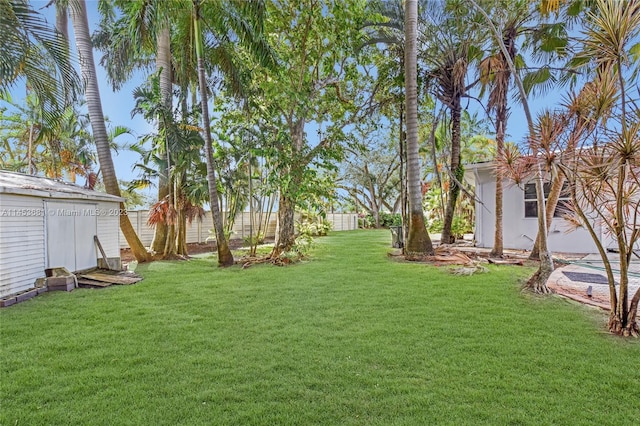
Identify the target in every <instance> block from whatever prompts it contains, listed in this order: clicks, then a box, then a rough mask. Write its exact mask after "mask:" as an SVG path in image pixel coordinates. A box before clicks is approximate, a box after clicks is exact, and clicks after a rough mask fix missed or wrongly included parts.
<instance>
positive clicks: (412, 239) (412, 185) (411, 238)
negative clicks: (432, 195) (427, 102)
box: [404, 0, 433, 255]
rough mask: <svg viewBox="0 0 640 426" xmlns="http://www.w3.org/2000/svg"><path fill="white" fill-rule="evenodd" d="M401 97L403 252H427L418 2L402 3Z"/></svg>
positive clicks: (428, 246) (428, 244)
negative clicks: (403, 122) (406, 195)
mask: <svg viewBox="0 0 640 426" xmlns="http://www.w3.org/2000/svg"><path fill="white" fill-rule="evenodd" d="M404 16H405V18H404V19H405V34H406V36H405V57H404V58H405V59H404V63H405V92H406V93H405V96H406V105H407V107H406V109H407V112H406V114H407V187H408V188H407V189H408V193H409V217H410V221H409V235H408V239H407V245H406V248H405V254H407V255H415V254H421V255H430V254H433V245H432V243H431V238H430V237H429V233H428V232H427V228H426V226H425V223H424V211H423V209H422V188H421V186H420V161H419V160H420V157H419V154H418V148H419V147H418V63H417V60H418V1H417V0H407V1H406V2H405V15H404Z"/></svg>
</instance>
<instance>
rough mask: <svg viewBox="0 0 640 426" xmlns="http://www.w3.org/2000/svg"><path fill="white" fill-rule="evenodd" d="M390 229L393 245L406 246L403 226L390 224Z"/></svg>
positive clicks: (396, 246)
mask: <svg viewBox="0 0 640 426" xmlns="http://www.w3.org/2000/svg"><path fill="white" fill-rule="evenodd" d="M389 230H391V247H394V248H402V247H404V240H403V238H402V226H390V227H389Z"/></svg>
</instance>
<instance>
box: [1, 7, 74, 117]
mask: <svg viewBox="0 0 640 426" xmlns="http://www.w3.org/2000/svg"><path fill="white" fill-rule="evenodd" d="M0 37H1V38H2V43H0V63H1V64H2V65H0V92H5V91H9V90H10V89H12V88H14V87H15V85H16V84H17V82H18V81H19V80H21V79H24V80H26V82H27V85H28V86H29V87H30V90H31V91H33V92H34V93H35V94H36V95H37V97H38V98H39V104H40V105H42V108H43V112H44V114H45V115H50V116H52V117H50V118H55V116H56V115H59V114H60V113H61V112H63V111H64V109H65V108H66V107H67V106H68V105H69V104H70V103H71V102H72V101H73V100H75V98H76V96H77V93H78V92H79V90H80V86H81V85H80V79H79V78H78V75H77V74H76V72H75V70H74V69H73V66H72V64H71V62H70V58H69V48H68V43H67V40H66V39H65V38H64V36H63V35H62V34H60V33H59V32H57V31H56V30H55V29H54V28H52V27H50V26H49V24H48V23H47V21H46V20H45V19H44V18H43V17H42V15H40V13H38V12H37V11H36V10H34V9H33V7H32V6H31V4H30V2H29V1H27V0H0ZM49 121H51V120H49Z"/></svg>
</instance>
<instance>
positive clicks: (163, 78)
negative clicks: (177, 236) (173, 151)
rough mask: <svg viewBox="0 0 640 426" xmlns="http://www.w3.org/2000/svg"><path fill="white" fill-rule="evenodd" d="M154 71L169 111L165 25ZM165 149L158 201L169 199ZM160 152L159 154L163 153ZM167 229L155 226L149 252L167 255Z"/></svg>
mask: <svg viewBox="0 0 640 426" xmlns="http://www.w3.org/2000/svg"><path fill="white" fill-rule="evenodd" d="M156 47H157V52H156V71H160V70H162V71H161V73H160V95H161V97H162V103H163V105H164V107H165V109H166V111H171V107H172V101H171V82H172V76H171V36H170V33H169V25H168V24H167V25H165V27H163V28H162V29H161V30H160V31H158V34H157V35H156ZM160 126H162V120H160ZM165 144H166V147H165V149H164V150H163V151H164V154H162V155H161V157H162V159H163V160H164V161H163V163H165V164H166V165H167V167H166V169H165V170H162V171H161V173H160V174H159V175H160V177H159V179H158V201H160V200H163V199H165V198H166V197H168V196H169V197H170V192H171V181H170V173H171V171H170V167H171V165H170V161H169V158H170V157H169V156H170V152H169V141H165ZM163 151H161V152H163ZM167 227H168V225H167V224H165V223H159V224H157V225H156V229H155V232H154V235H153V241H152V242H151V250H153V251H154V252H161V251H164V255H167V252H166V250H165V247H166V241H167Z"/></svg>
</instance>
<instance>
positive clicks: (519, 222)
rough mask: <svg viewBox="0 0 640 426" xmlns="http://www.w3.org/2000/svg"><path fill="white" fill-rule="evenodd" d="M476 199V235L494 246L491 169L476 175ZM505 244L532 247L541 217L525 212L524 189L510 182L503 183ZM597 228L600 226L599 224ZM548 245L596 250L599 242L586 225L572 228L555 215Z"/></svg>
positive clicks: (480, 244) (557, 249) (478, 241)
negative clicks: (531, 215) (529, 215)
mask: <svg viewBox="0 0 640 426" xmlns="http://www.w3.org/2000/svg"><path fill="white" fill-rule="evenodd" d="M475 178H476V179H475V183H476V195H477V196H478V197H479V198H480V199H481V201H482V204H480V203H479V202H476V205H475V208H476V226H475V238H476V246H478V247H486V248H491V247H493V241H494V237H495V205H496V196H495V194H496V183H495V177H494V176H493V174H492V173H491V172H490V171H488V170H479V171H478V173H477V174H476V176H475ZM502 220H503V222H502V228H503V244H504V247H505V248H509V249H520V250H531V249H532V248H533V245H534V243H535V239H536V236H537V232H538V219H537V218H529V217H525V216H524V191H523V190H522V189H520V188H519V187H518V186H517V185H514V184H513V183H511V182H508V181H506V180H505V181H504V183H503V219H502ZM596 229H597V231H598V232H600V228H599V227H597V226H596ZM548 245H549V249H550V250H551V251H552V252H565V253H595V252H597V249H596V245H595V243H594V242H593V240H592V239H591V236H590V235H589V233H588V232H587V231H586V230H585V229H577V230H574V231H571V232H569V226H568V225H567V223H566V221H565V220H564V219H561V218H554V219H553V221H552V222H551V226H550V228H549V240H548Z"/></svg>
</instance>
